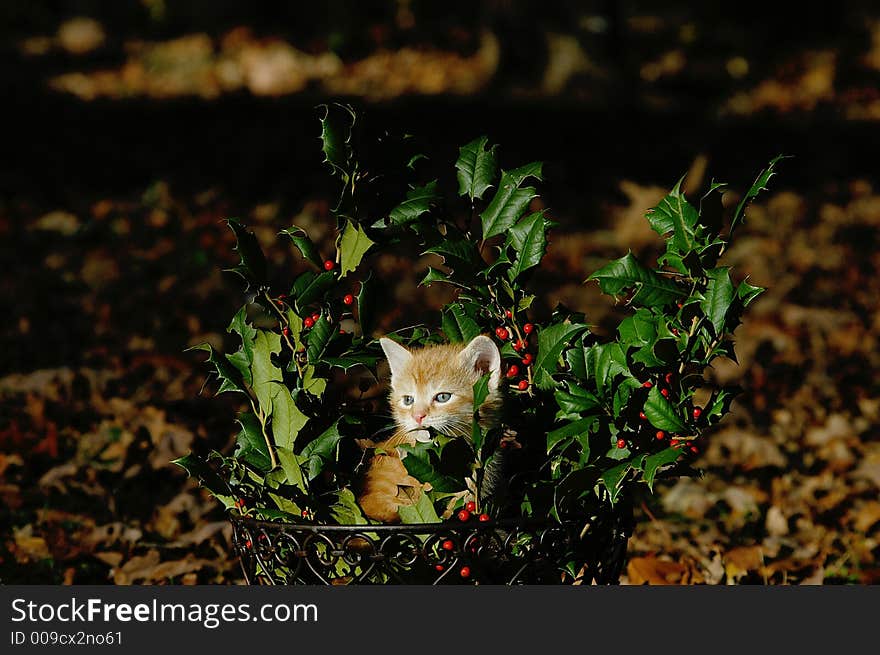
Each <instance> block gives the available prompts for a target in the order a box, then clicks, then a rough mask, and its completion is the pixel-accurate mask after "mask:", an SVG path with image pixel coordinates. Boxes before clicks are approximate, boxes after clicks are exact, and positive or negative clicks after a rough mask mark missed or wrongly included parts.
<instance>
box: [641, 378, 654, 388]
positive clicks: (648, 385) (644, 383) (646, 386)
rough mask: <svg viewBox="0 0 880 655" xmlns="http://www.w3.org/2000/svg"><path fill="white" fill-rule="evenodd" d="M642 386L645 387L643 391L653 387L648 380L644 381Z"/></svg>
mask: <svg viewBox="0 0 880 655" xmlns="http://www.w3.org/2000/svg"><path fill="white" fill-rule="evenodd" d="M642 386H643V387H645V389H650V388H651V387H653V386H654V383H653V382H651V381H650V380H645V381H644V382H642Z"/></svg>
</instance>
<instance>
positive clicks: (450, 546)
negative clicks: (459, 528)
mask: <svg viewBox="0 0 880 655" xmlns="http://www.w3.org/2000/svg"><path fill="white" fill-rule="evenodd" d="M443 550H455V544H454V543H452V540H451V539H447V540H446V541H444V542H443Z"/></svg>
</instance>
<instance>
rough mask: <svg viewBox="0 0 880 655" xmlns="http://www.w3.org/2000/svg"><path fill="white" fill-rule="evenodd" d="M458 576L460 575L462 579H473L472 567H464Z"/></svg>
mask: <svg viewBox="0 0 880 655" xmlns="http://www.w3.org/2000/svg"><path fill="white" fill-rule="evenodd" d="M458 574H459V575H460V576H461V577H463V578H469V577H471V567H469V566H462V567H461V571H459V572H458Z"/></svg>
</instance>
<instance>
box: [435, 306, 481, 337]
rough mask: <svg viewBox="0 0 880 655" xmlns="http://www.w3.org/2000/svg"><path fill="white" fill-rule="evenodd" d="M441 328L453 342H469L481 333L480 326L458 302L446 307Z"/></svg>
mask: <svg viewBox="0 0 880 655" xmlns="http://www.w3.org/2000/svg"><path fill="white" fill-rule="evenodd" d="M441 329H442V330H443V334H445V335H446V338H447V339H448V340H449V341H450V342H451V343H467V342H469V341H470V340H471V339H473V338H474V337H476V336H477V335H479V334H480V326H479V325H478V324H477V322H476V321H475V320H474V319H472V318H471V317H470V316H468V315H467V314H466V313H465V310H464V308H462V306H461V305H459V304H457V303H456V304H453V305H447V306H446V307H445V308H444V310H443V314H442V318H441Z"/></svg>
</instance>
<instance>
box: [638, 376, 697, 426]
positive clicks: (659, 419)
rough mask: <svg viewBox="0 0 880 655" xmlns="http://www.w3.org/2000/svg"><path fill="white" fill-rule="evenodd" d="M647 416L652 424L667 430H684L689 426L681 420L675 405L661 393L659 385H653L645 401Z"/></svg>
mask: <svg viewBox="0 0 880 655" xmlns="http://www.w3.org/2000/svg"><path fill="white" fill-rule="evenodd" d="M644 411H645V416H647V417H648V421H650V423H651V425H653V426H654V427H655V428H659V429H660V430H666V431H667V432H684V431H685V430H687V426H686V425H685V424H684V422H683V421H682V420H681V417H680V416H679V415H678V412H677V411H676V409H675V407H673V406H672V403H670V402H669V401H668V400H666V398H664V397H663V395H662V394H661V393H660V389H659V387H657V386H654V387H651V391H649V392H648V399H647V400H646V401H645V408H644Z"/></svg>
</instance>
